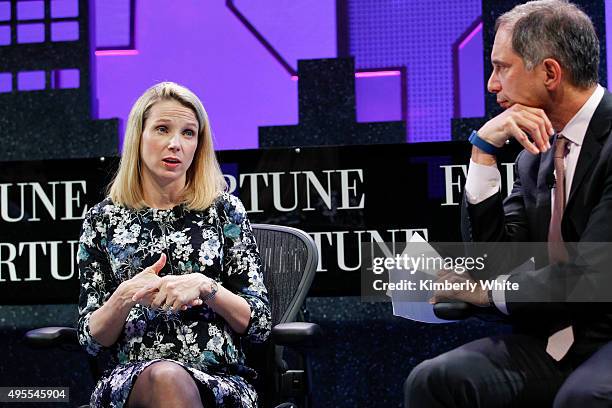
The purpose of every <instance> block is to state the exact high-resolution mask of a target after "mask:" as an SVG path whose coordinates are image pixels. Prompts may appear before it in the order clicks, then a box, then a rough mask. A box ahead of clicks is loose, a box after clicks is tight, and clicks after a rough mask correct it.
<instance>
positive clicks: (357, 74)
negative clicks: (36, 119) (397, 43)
mask: <svg viewBox="0 0 612 408" xmlns="http://www.w3.org/2000/svg"><path fill="white" fill-rule="evenodd" d="M96 55H97V54H96ZM400 75H402V73H401V72H400V71H363V72H355V78H373V77H387V76H400ZM298 79H299V76H297V75H291V80H292V81H297V80H298Z"/></svg>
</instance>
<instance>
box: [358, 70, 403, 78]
mask: <svg viewBox="0 0 612 408" xmlns="http://www.w3.org/2000/svg"><path fill="white" fill-rule="evenodd" d="M401 74H402V73H401V72H400V71H365V72H355V78H372V77H386V76H400V75H401Z"/></svg>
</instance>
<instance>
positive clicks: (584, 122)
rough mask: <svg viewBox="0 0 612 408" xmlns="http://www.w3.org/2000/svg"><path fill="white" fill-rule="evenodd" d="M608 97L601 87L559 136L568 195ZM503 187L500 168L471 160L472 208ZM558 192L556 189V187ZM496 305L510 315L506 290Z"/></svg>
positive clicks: (496, 296) (467, 189) (503, 277)
mask: <svg viewBox="0 0 612 408" xmlns="http://www.w3.org/2000/svg"><path fill="white" fill-rule="evenodd" d="M603 95H604V88H603V87H602V86H601V85H597V88H596V89H595V91H594V92H593V93H592V94H591V96H590V97H589V99H587V101H586V102H585V103H584V105H582V107H581V108H580V110H579V111H578V112H577V113H576V114H575V115H574V117H572V118H571V119H570V121H569V122H567V124H566V125H565V127H564V128H563V130H561V131H560V132H558V133H559V134H562V135H563V136H564V137H565V138H567V139H568V140H569V143H568V144H567V146H568V148H569V152H568V154H567V155H566V156H565V159H564V164H565V191H566V192H567V194H568V195H569V192H570V191H572V190H571V188H572V180H573V178H574V173H575V171H576V163H577V162H578V156H579V155H580V149H581V148H582V142H583V141H584V136H585V135H586V131H587V128H588V126H589V122H590V121H591V118H592V117H593V114H594V113H595V109H597V106H598V105H599V103H600V102H601V99H602V98H603ZM500 187H501V174H500V172H499V169H498V168H497V165H492V166H486V165H483V164H478V163H475V162H473V161H472V160H470V166H469V168H468V175H467V179H466V181H465V195H466V198H467V202H468V203H470V204H478V203H481V202H482V201H484V200H486V199H487V198H489V197H491V196H493V195H494V194H496V193H497V192H498V191H499V190H500ZM553 189H554V187H553ZM554 197H555V194H554V191H553V192H552V193H551V202H552V204H554ZM508 276H509V275H501V276H499V277H498V278H497V280H498V281H500V282H501V283H505V281H506V279H508ZM492 296H493V303H495V306H496V307H497V308H498V309H499V310H500V311H502V312H503V313H505V314H508V309H507V308H506V295H505V292H504V291H503V290H497V291H493V293H492Z"/></svg>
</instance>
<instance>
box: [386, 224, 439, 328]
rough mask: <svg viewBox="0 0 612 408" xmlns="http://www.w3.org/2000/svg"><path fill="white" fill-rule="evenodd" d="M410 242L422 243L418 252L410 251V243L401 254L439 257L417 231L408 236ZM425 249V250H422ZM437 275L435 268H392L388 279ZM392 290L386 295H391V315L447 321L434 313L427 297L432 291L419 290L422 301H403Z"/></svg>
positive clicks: (434, 321)
mask: <svg viewBox="0 0 612 408" xmlns="http://www.w3.org/2000/svg"><path fill="white" fill-rule="evenodd" d="M409 242H411V243H414V242H419V243H422V244H423V245H420V246H419V247H420V248H419V249H420V250H419V251H418V253H410V245H408V246H406V249H405V250H404V252H402V255H408V256H415V257H416V256H419V255H424V256H427V257H440V255H439V254H438V253H437V251H436V250H435V249H434V248H433V247H432V246H431V245H429V244H428V243H427V241H425V240H424V239H423V237H421V236H420V235H419V234H418V233H414V234H413V235H412V237H411V238H410V241H409ZM422 249H425V252H424V251H422ZM436 276H437V270H427V269H423V270H419V271H417V272H416V273H411V271H409V270H405V269H393V270H390V271H389V280H390V281H391V282H399V281H401V280H402V279H409V280H412V281H418V280H419V279H434V280H435V278H436ZM394 293H395V292H394V291H388V292H387V295H389V296H390V297H391V304H392V305H393V315H394V316H400V317H403V318H405V319H410V320H414V321H418V322H424V323H449V322H450V321H449V320H443V319H439V318H437V317H436V315H434V312H433V305H431V304H429V303H428V301H427V300H428V299H429V298H430V297H431V296H432V295H433V292H432V291H429V292H425V291H423V292H421V293H422V294H423V295H424V297H423V300H422V301H415V302H410V301H405V300H400V299H399V296H397V295H396V296H394Z"/></svg>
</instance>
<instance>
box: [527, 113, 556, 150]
mask: <svg viewBox="0 0 612 408" xmlns="http://www.w3.org/2000/svg"><path fill="white" fill-rule="evenodd" d="M525 114H526V115H527V119H528V120H529V121H531V123H532V124H530V126H537V130H538V131H537V133H536V132H533V131H530V130H527V129H525V130H527V133H529V134H530V135H531V138H532V139H533V142H534V143H535V144H536V146H538V148H539V149H540V152H545V151H546V150H548V149H549V148H550V143H549V141H548V139H549V138H550V135H549V134H548V129H547V128H546V121H545V120H544V118H542V117H541V116H539V115H537V114H534V113H531V112H529V111H526V112H525ZM519 127H520V126H519ZM534 133H535V134H534Z"/></svg>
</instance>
